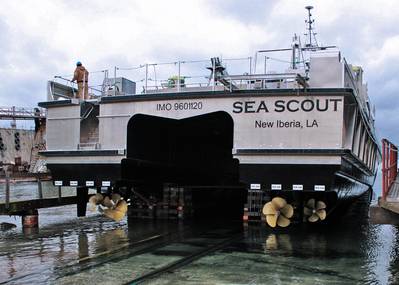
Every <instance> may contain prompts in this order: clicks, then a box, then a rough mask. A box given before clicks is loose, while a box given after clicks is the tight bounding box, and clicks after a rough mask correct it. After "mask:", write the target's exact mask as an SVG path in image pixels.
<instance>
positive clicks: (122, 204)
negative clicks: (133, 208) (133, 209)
mask: <svg viewBox="0 0 399 285" xmlns="http://www.w3.org/2000/svg"><path fill="white" fill-rule="evenodd" d="M115 210H116V211H119V212H121V213H123V215H125V214H126V212H127V203H126V201H125V200H120V201H119V203H118V205H116V208H115Z"/></svg>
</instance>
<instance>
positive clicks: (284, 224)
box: [277, 215, 291, 228]
mask: <svg viewBox="0 0 399 285" xmlns="http://www.w3.org/2000/svg"><path fill="white" fill-rule="evenodd" d="M290 223H291V222H290V220H289V219H287V218H286V217H284V216H283V215H280V216H278V219H277V225H279V226H280V227H282V228H285V227H288V226H289V225H290Z"/></svg>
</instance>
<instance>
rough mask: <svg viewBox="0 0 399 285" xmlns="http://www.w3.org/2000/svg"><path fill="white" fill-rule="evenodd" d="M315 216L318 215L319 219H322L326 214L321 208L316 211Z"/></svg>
mask: <svg viewBox="0 0 399 285" xmlns="http://www.w3.org/2000/svg"><path fill="white" fill-rule="evenodd" d="M316 214H317V216H319V218H320V220H322V221H323V220H324V219H325V218H326V216H327V213H326V210H324V209H321V210H318V211H317V212H316Z"/></svg>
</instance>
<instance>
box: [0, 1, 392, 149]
mask: <svg viewBox="0 0 399 285" xmlns="http://www.w3.org/2000/svg"><path fill="white" fill-rule="evenodd" d="M306 5H313V6H314V7H315V9H314V10H313V15H314V16H315V18H316V23H315V24H316V30H317V32H318V41H319V42H321V43H322V44H325V45H338V46H339V47H340V49H341V51H342V53H343V55H344V56H345V57H346V59H347V61H348V62H351V63H354V64H357V65H361V66H362V67H363V69H364V70H365V78H366V80H367V82H368V86H369V95H370V97H371V100H372V102H373V103H374V104H375V105H376V111H377V126H378V133H379V136H380V137H388V138H389V139H391V140H393V141H394V142H395V143H399V132H398V131H397V124H398V123H399V100H398V94H397V90H398V88H399V78H398V77H399V70H398V66H399V28H398V27H399V25H398V19H399V1H397V0H386V1H370V0H363V1H361V0H359V1H350V0H345V1H337V0H320V1H314V0H313V1H302V0H299V1H298V0H296V1H293V0H281V1H266V0H264V1H260V0H247V1H229V0H209V1H207V0H193V1H189V0H185V1H184V0H182V1H177V0H176V1H175V0H169V1H161V0H160V1H153V0H145V1H143V0H141V1H133V0H132V1H118V0H116V1H99V0H93V1H85V0H80V1H61V0H58V1H56V0H41V1H34V0H32V1H21V0H19V1H14V0H12V1H11V0H3V1H1V9H0V78H1V79H0V106H11V105H16V106H35V105H36V103H37V102H38V101H44V100H45V99H46V81H47V80H48V79H51V78H52V77H53V76H54V75H69V74H71V73H72V71H73V69H74V66H75V63H76V61H77V60H80V61H82V62H83V64H84V65H85V66H86V67H87V68H88V69H89V71H96V70H102V69H108V68H109V69H110V70H112V68H113V67H114V66H120V67H124V66H127V67H129V66H137V65H139V64H142V63H146V62H165V61H175V60H179V59H182V60H197V59H207V58H210V57H211V56H222V57H224V58H231V57H247V56H252V55H253V54H254V52H255V51H256V50H258V49H264V48H279V47H288V46H289V45H290V42H291V38H292V35H293V34H294V33H297V34H299V35H302V34H303V32H304V28H305V24H304V18H305V16H306V10H305V9H304V7H305V6H306ZM93 75H94V74H93ZM101 76H102V75H101Z"/></svg>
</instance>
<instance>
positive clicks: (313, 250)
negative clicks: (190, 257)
mask: <svg viewBox="0 0 399 285" xmlns="http://www.w3.org/2000/svg"><path fill="white" fill-rule="evenodd" d="M21 187H22V188H23V189H24V190H23V191H28V190H29V189H31V190H32V188H33V187H35V186H34V185H28V184H26V185H25V186H21ZM55 193H56V192H55ZM39 214H40V218H39V221H40V228H39V230H37V231H35V230H31V231H26V230H25V231H24V230H23V229H22V228H21V226H20V221H19V218H18V219H14V218H13V217H5V216H0V222H3V221H8V222H14V223H16V224H17V225H18V227H17V228H15V229H13V230H10V231H7V232H0V268H1V269H2V270H0V283H7V284H28V283H31V284H49V283H50V284H87V283H92V284H123V283H125V282H128V281H130V280H133V279H134V278H136V277H137V276H140V275H141V274H145V273H146V272H149V271H151V270H153V269H156V268H159V267H161V266H164V265H166V264H169V263H171V262H173V261H176V260H178V259H179V258H181V257H182V256H184V255H185V254H187V252H191V251H195V250H197V249H198V248H200V247H201V245H202V244H206V243H207V242H209V239H208V238H207V237H204V236H202V235H201V233H203V232H207V231H214V230H215V228H218V229H223V230H226V231H229V230H230V229H231V228H232V227H236V226H237V225H227V224H220V225H217V224H215V223H208V225H206V224H205V225H203V224H202V225H199V224H197V225H187V224H182V223H177V222H175V221H172V222H151V221H146V220H139V221H137V220H131V221H130V220H129V225H128V223H127V219H124V220H123V221H122V222H120V223H116V222H113V221H110V220H108V219H106V218H104V217H101V216H99V215H98V214H95V213H90V215H89V216H88V217H84V218H76V207H75V206H65V207H58V208H49V209H42V210H40V211H39ZM239 228H240V229H241V232H242V236H241V237H239V238H238V239H236V240H234V241H233V242H232V243H230V244H228V245H227V246H225V247H223V248H221V249H219V250H217V251H216V252H214V253H213V254H210V255H207V256H204V257H202V258H200V259H197V260H195V261H194V262H192V263H191V264H188V265H187V266H185V267H182V268H180V269H177V270H174V271H172V272H169V273H165V274H163V275H161V276H159V277H157V278H155V279H152V280H150V281H147V283H151V284H182V283H184V284H399V228H398V227H394V226H389V225H371V224H369V223H368V220H367V219H359V220H352V221H351V222H350V223H347V224H339V225H337V226H319V227H309V226H304V225H302V226H292V227H290V228H288V230H277V231H276V230H270V229H269V228H267V227H266V226H264V225H250V226H242V225H240V226H239ZM160 235H165V236H167V238H165V244H164V245H162V246H159V247H158V248H157V250H155V251H151V252H148V251H143V252H140V250H141V249H142V248H144V247H143V245H142V244H144V242H145V243H146V244H148V243H149V244H156V242H158V241H156V239H157V238H159V236H160Z"/></svg>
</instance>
